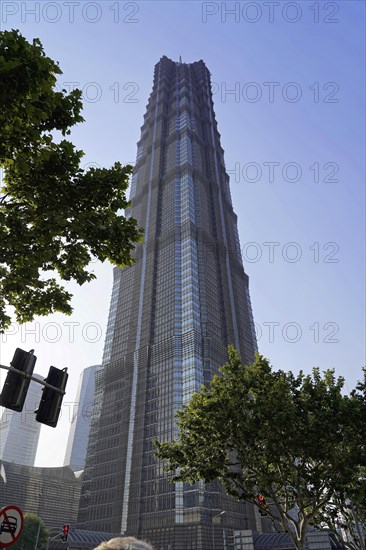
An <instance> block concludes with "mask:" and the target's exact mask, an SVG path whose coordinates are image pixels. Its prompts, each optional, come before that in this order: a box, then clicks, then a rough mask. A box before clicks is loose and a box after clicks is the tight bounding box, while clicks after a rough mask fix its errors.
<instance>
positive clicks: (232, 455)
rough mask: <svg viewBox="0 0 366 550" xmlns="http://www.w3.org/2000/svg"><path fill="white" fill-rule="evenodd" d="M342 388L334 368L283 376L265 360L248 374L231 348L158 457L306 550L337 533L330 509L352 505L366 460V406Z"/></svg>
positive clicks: (177, 476)
mask: <svg viewBox="0 0 366 550" xmlns="http://www.w3.org/2000/svg"><path fill="white" fill-rule="evenodd" d="M343 384H344V381H343V379H342V378H338V379H336V378H335V376H334V373H333V371H331V370H328V371H326V372H325V373H323V375H322V374H321V373H320V371H319V369H314V370H313V372H312V375H304V374H303V373H302V372H300V374H299V375H298V376H294V375H293V374H292V373H291V372H289V373H286V372H283V371H281V370H279V371H274V370H273V369H272V368H271V366H270V364H269V363H268V361H267V360H266V359H264V358H263V357H262V356H261V355H257V358H256V360H255V362H254V363H253V364H252V365H249V366H245V365H243V364H242V363H241V361H240V358H239V356H238V354H237V352H236V351H235V350H234V349H233V348H231V347H230V348H229V361H228V363H227V364H226V365H224V366H223V367H222V369H221V375H220V376H215V377H214V378H213V380H212V382H211V385H210V387H209V388H205V387H203V388H202V390H201V392H200V393H196V394H194V395H193V397H192V399H191V401H190V403H189V404H188V405H186V406H184V407H183V408H182V410H181V411H179V412H178V413H177V418H178V434H179V440H177V441H173V442H165V443H164V442H157V441H155V444H156V446H157V455H158V457H159V458H160V459H162V460H165V461H167V466H166V469H167V471H170V472H172V473H173V476H172V480H173V481H186V482H189V483H195V482H196V481H198V480H204V481H205V482H211V481H214V480H216V479H218V480H220V481H221V483H222V484H223V486H224V488H225V489H226V491H227V493H228V494H230V495H232V496H234V497H235V498H237V499H239V500H246V501H250V502H252V503H253V504H255V505H256V506H258V507H259V508H260V510H261V511H262V512H265V513H267V514H268V516H269V517H270V518H271V519H272V521H273V524H274V527H275V528H276V529H283V530H284V531H286V532H287V533H288V534H289V536H290V537H291V539H292V541H293V542H294V544H295V545H296V548H298V549H303V548H304V547H305V537H306V532H307V529H308V527H309V526H310V525H319V523H320V522H322V523H323V524H325V523H327V525H331V523H330V521H326V514H325V513H324V515H323V516H322V512H325V510H326V507H327V505H328V504H329V503H332V502H335V501H339V502H342V503H344V504H345V503H346V502H347V499H349V498H351V496H352V495H351V494H350V489H351V488H352V487H353V488H355V489H356V487H357V486H358V477H359V476H358V472H357V469H358V468H360V467H361V464H362V461H364V460H365V446H364V445H365V441H366V436H365V423H364V419H365V401H364V399H363V400H362V399H361V397H360V393H359V392H353V394H352V395H351V396H350V397H347V396H345V395H343V393H342V388H343ZM359 430H362V434H361V433H359ZM258 495H261V496H263V497H264V503H265V504H264V505H263V502H262V504H261V503H260V502H259V499H258ZM358 505H359V506H361V500H359V501H358ZM263 506H265V509H263ZM363 506H364V502H363ZM346 508H347V506H343V509H344V510H345V509H346ZM333 509H334V507H333ZM363 509H364V508H363ZM338 516H340V513H338ZM328 519H329V518H328ZM356 547H357V546H355V548H356ZM358 547H360V546H358Z"/></svg>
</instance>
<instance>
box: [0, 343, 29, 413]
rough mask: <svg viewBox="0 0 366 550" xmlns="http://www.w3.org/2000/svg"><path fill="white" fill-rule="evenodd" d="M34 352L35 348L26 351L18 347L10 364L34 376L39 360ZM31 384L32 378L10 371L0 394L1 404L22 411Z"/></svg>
mask: <svg viewBox="0 0 366 550" xmlns="http://www.w3.org/2000/svg"><path fill="white" fill-rule="evenodd" d="M33 353H34V350H33V349H32V350H31V351H24V350H22V349H20V348H17V349H16V350H15V353H14V357H13V359H12V360H11V362H10V365H11V366H12V367H13V368H14V369H18V370H19V371H20V372H24V373H26V374H29V375H30V376H32V374H33V369H34V365H35V364H36V361H37V357H36V356H35V355H33ZM29 384H30V378H26V377H24V376H22V375H21V374H17V373H16V372H10V371H9V372H8V374H7V376H6V380H5V384H4V387H3V391H2V392H1V395H0V405H1V406H2V407H5V408H6V409H11V410H12V411H16V412H22V410H23V406H24V401H25V398H26V396H27V391H28V387H29Z"/></svg>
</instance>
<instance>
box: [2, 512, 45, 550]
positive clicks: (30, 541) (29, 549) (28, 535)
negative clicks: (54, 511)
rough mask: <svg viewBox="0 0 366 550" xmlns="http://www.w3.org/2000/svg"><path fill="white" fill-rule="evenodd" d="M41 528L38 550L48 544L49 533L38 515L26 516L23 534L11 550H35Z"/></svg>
mask: <svg viewBox="0 0 366 550" xmlns="http://www.w3.org/2000/svg"><path fill="white" fill-rule="evenodd" d="M39 524H41V526H40V525H39ZM39 528H40V531H39V536H38V544H37V550H41V548H42V545H43V544H45V543H46V542H47V539H48V536H49V531H48V529H46V527H45V524H44V523H43V520H42V518H40V517H39V516H37V515H36V514H24V527H23V531H22V534H21V535H20V537H19V539H18V540H17V542H16V543H15V544H13V545H12V546H11V548H12V549H13V550H34V548H35V544H36V540H37V533H38V529H39Z"/></svg>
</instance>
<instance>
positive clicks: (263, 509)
mask: <svg viewBox="0 0 366 550" xmlns="http://www.w3.org/2000/svg"><path fill="white" fill-rule="evenodd" d="M257 500H258V506H259V513H260V515H261V516H266V515H267V512H266V508H267V505H266V501H265V498H264V496H263V495H257Z"/></svg>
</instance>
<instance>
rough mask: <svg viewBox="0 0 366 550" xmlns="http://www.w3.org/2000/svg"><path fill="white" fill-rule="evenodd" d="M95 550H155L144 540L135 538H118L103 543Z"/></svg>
mask: <svg viewBox="0 0 366 550" xmlns="http://www.w3.org/2000/svg"><path fill="white" fill-rule="evenodd" d="M95 550H154V549H153V547H152V546H151V545H150V544H149V543H147V542H144V541H143V540H138V539H135V537H117V538H114V539H111V540H109V541H107V542H102V543H101V544H100V545H99V546H97V548H95Z"/></svg>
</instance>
